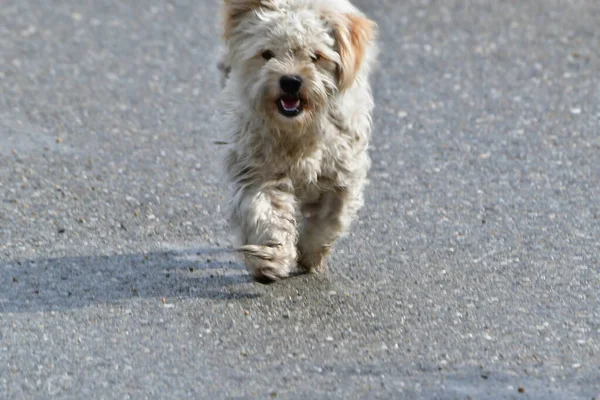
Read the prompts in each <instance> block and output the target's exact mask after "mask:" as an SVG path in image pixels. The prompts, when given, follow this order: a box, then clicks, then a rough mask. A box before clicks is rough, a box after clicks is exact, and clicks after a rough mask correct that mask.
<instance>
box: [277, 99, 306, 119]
mask: <svg viewBox="0 0 600 400" xmlns="http://www.w3.org/2000/svg"><path fill="white" fill-rule="evenodd" d="M277 108H278V109H279V113H280V114H281V115H283V116H284V117H289V118H292V117H295V116H297V115H299V114H300V113H301V112H302V99H301V98H300V96H298V95H291V94H284V95H282V96H281V97H280V98H279V99H278V100H277Z"/></svg>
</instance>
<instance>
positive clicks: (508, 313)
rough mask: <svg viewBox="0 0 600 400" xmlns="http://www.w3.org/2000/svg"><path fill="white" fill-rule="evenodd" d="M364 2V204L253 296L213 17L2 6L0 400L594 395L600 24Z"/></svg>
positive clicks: (88, 5)
mask: <svg viewBox="0 0 600 400" xmlns="http://www.w3.org/2000/svg"><path fill="white" fill-rule="evenodd" d="M358 3H359V5H360V6H361V7H363V9H365V10H366V11H367V12H368V13H369V14H370V15H371V16H372V17H373V18H374V19H376V20H377V21H378V23H379V25H380V30H381V42H382V46H383V48H384V51H383V53H382V54H381V63H380V67H379V70H378V72H377V74H376V76H375V77H374V80H373V83H374V89H375V97H376V100H377V105H378V107H377V110H376V113H375V129H374V138H373V145H372V147H371V155H372V158H373V168H372V170H371V178H372V182H371V185H370V186H369V188H368V192H367V201H366V206H365V208H364V209H363V210H362V212H361V215H360V221H359V222H357V223H356V224H355V226H354V230H353V232H352V234H351V235H350V236H349V237H348V238H346V239H344V240H343V241H342V242H341V243H340V244H339V246H337V248H336V250H335V252H334V254H333V257H332V259H331V262H330V269H329V272H328V274H327V275H324V276H301V277H297V278H293V279H290V280H287V281H285V282H282V283H278V284H275V285H271V286H262V285H259V284H255V283H252V282H250V281H249V279H248V276H247V274H246V272H245V271H244V269H243V267H242V265H241V264H240V263H239V262H238V261H237V260H236V258H235V257H234V256H233V255H232V254H231V252H230V250H229V248H230V246H231V242H230V237H229V234H228V231H227V225H226V222H225V218H224V217H225V216H224V212H223V209H224V208H225V207H224V206H225V204H226V201H227V193H228V192H227V188H226V187H225V185H224V183H223V175H222V172H221V167H220V165H221V164H220V158H221V156H222V154H221V149H220V148H219V147H216V146H214V145H213V144H212V141H213V140H214V139H219V138H222V137H221V136H220V135H221V133H220V132H219V128H218V126H219V112H218V108H219V102H218V76H217V74H216V71H215V63H216V58H217V45H218V26H217V23H218V18H217V17H216V15H217V2H216V1H212V2H208V1H199V0H177V1H162V0H148V1H145V2H136V1H133V0H122V1H116V0H94V1H76V0H57V1H52V2H50V1H42V0H1V1H0V398H2V399H29V398H35V399H48V398H92V399H96V398H97V399H102V398H105V399H127V398H130V399H159V398H172V399H182V398H209V399H214V398H303V399H321V398H322V399H330V398H365V399H375V398H382V399H383V398H386V399H387V398H406V399H438V398H439V399H488V398H490V399H491V398H493V399H495V398H509V399H587V400H591V399H593V398H595V399H599V398H600V256H599V253H600V200H599V198H600V56H599V51H598V49H600V3H598V2H597V1H594V0H588V1H586V0H573V1H566V0H565V1H558V0H549V1H542V0H537V1H534V0H529V1H525V0H523V1H495V0H489V1H483V0H477V1H457V0H448V1H432V0H407V1H391V0H387V1H375V0H364V1H359V2H358Z"/></svg>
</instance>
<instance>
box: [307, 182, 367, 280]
mask: <svg viewBox="0 0 600 400" xmlns="http://www.w3.org/2000/svg"><path fill="white" fill-rule="evenodd" d="M361 187H362V183H360V184H358V183H357V184H356V185H355V186H353V187H350V188H338V189H335V190H328V191H324V192H323V193H321V196H320V197H319V200H318V201H317V202H315V203H311V204H304V205H302V212H303V214H304V224H303V227H302V232H301V233H300V238H299V241H298V252H299V255H298V265H299V266H300V268H302V269H303V270H305V271H306V272H316V271H321V270H323V269H325V261H326V258H327V256H328V255H329V253H330V251H331V248H332V247H333V244H334V243H335V241H336V240H337V239H338V238H339V237H340V236H342V235H343V234H344V233H345V232H346V231H347V230H348V227H349V226H350V224H351V223H352V220H353V219H354V218H355V216H356V213H357V211H358V210H359V208H360V207H361V206H362V203H363V199H362V194H361V193H362V192H361Z"/></svg>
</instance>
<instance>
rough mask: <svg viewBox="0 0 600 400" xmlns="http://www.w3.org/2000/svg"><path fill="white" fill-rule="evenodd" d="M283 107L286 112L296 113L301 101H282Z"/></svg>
mask: <svg viewBox="0 0 600 400" xmlns="http://www.w3.org/2000/svg"><path fill="white" fill-rule="evenodd" d="M281 105H282V106H283V109H284V110H286V111H294V110H296V109H298V107H300V100H296V101H294V102H293V103H292V102H290V101H285V100H281Z"/></svg>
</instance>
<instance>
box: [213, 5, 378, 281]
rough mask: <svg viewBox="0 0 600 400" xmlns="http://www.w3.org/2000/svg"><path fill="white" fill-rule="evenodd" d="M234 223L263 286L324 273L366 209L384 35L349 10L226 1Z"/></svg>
mask: <svg viewBox="0 0 600 400" xmlns="http://www.w3.org/2000/svg"><path fill="white" fill-rule="evenodd" d="M223 13H224V33H223V38H224V43H223V44H224V45H223V52H222V57H221V61H220V62H219V64H218V65H219V69H220V71H221V82H222V84H223V86H224V88H223V96H224V104H225V108H226V113H225V118H224V120H225V122H226V124H227V131H228V133H229V134H230V137H231V139H230V141H229V142H228V143H229V149H228V152H227V156H226V162H225V164H226V170H227V174H228V176H229V178H230V179H231V183H232V186H233V189H234V190H233V196H232V199H231V207H230V210H231V215H230V220H231V223H232V226H233V228H234V229H235V230H236V232H237V234H238V240H239V247H238V248H237V250H238V251H239V252H241V254H242V256H243V258H244V262H245V265H246V268H247V269H248V271H249V272H250V273H251V275H252V276H253V278H254V279H255V280H256V281H257V282H260V283H271V282H274V281H277V280H280V279H283V278H286V277H288V276H290V274H291V273H292V272H293V271H294V268H295V267H296V266H298V267H299V270H300V271H301V272H319V271H323V270H325V265H326V258H327V256H328V255H329V253H330V252H331V249H332V246H333V245H334V243H335V242H336V240H337V239H338V238H340V237H341V236H343V235H344V234H345V233H346V232H347V231H348V229H349V227H350V224H351V222H352V221H353V220H354V219H355V218H356V214H357V212H358V210H359V209H360V208H361V206H362V205H363V202H364V200H363V190H364V187H365V184H366V182H367V172H368V169H369V166H370V160H369V156H368V154H367V147H368V143H369V138H370V135H371V125H372V118H371V114H372V110H373V107H374V101H373V96H372V94H371V88H370V85H369V75H370V71H371V69H372V67H373V65H374V63H375V59H376V56H377V51H378V49H377V43H376V36H377V26H376V24H375V22H373V21H372V20H370V19H368V18H367V17H366V16H365V15H364V14H363V13H362V12H361V11H359V10H358V9H357V8H356V7H355V6H354V5H352V4H351V3H350V2H349V1H348V0H224V2H223Z"/></svg>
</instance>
